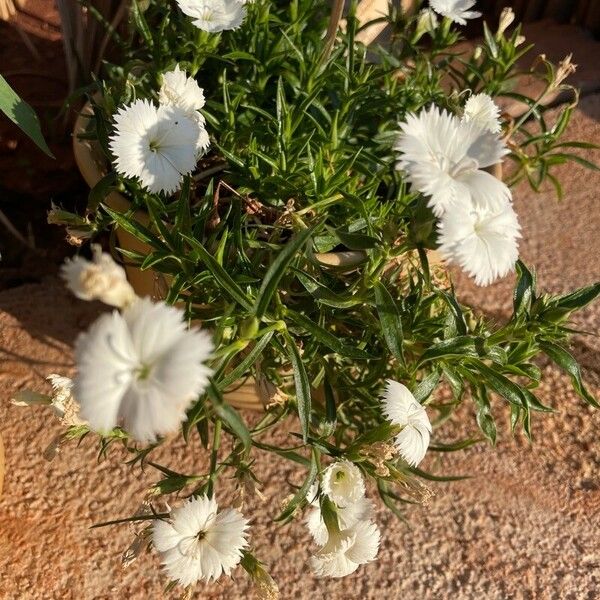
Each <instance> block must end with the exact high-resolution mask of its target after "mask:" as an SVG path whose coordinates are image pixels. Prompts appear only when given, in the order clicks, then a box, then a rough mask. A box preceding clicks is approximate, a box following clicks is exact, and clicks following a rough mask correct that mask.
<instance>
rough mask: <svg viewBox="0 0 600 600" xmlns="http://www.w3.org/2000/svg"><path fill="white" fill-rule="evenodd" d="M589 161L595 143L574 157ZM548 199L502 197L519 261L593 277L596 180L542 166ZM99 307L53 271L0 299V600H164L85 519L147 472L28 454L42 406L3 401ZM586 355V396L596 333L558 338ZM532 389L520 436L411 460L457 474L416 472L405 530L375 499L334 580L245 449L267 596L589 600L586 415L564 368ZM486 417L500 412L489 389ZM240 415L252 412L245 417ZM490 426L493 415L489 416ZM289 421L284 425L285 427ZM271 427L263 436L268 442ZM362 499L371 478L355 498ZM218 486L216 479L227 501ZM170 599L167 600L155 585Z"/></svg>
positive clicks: (596, 112) (112, 512) (593, 483)
mask: <svg viewBox="0 0 600 600" xmlns="http://www.w3.org/2000/svg"><path fill="white" fill-rule="evenodd" d="M570 137H571V138H573V139H586V140H589V141H596V142H597V141H598V140H599V139H600V96H591V97H588V98H585V99H584V100H583V102H582V107H581V110H579V111H578V112H577V114H576V117H575V120H574V123H573V125H572V127H571V129H570ZM591 154H592V155H591V158H592V159H595V160H597V161H598V160H600V153H598V152H596V153H591ZM559 176H560V177H561V179H562V180H563V182H564V183H565V196H566V198H565V200H564V202H563V203H562V204H558V203H557V202H556V200H555V199H554V197H553V196H552V194H551V193H548V192H544V193H542V194H541V195H534V194H532V193H531V192H530V191H529V190H528V188H526V187H524V186H520V187H519V188H518V189H517V190H516V191H515V203H516V209H517V211H518V212H519V215H520V217H521V221H522V224H523V229H524V242H523V245H522V256H523V258H524V259H525V260H526V261H527V262H528V263H529V264H536V265H537V267H538V273H539V278H540V284H541V285H542V286H544V287H545V288H547V289H549V290H552V291H563V290H568V289H570V288H572V287H574V286H576V285H585V284H589V283H591V282H593V281H596V280H599V279H600V261H599V259H600V237H599V236H598V230H599V229H600V211H599V210H598V199H599V194H598V188H599V187H600V176H599V175H598V174H593V173H590V172H589V171H585V170H584V169H582V168H580V167H578V166H574V165H569V166H567V167H562V168H561V169H560V170H559ZM457 285H458V287H459V291H460V294H461V296H462V297H463V299H466V300H469V301H470V302H473V303H474V304H475V305H477V306H479V307H481V309H482V310H487V311H490V312H491V313H492V314H493V315H494V318H498V319H501V318H503V315H504V314H505V311H506V308H507V307H508V306H509V305H510V298H511V296H510V293H511V286H512V281H511V278H508V279H507V280H505V281H502V282H500V283H498V284H497V285H495V286H493V287H491V288H487V289H484V290H477V289H475V288H474V287H473V286H471V285H470V283H469V282H468V281H466V280H465V279H464V278H463V277H461V276H460V275H459V276H457ZM99 310H101V307H99V306H96V305H89V304H85V303H82V302H78V301H76V300H74V299H72V298H71V297H69V295H68V294H66V292H65V291H64V290H63V289H62V286H61V285H60V283H59V282H57V281H56V280H55V279H53V278H48V279H47V280H46V281H44V282H42V283H40V284H30V285H25V286H22V287H19V288H15V289H12V290H8V291H5V292H2V293H1V294H0V384H1V386H0V428H1V431H2V434H3V436H4V439H5V444H6V455H7V465H8V473H7V478H6V483H5V495H4V497H3V498H2V499H0V598H6V599H11V600H12V599H15V600H42V599H43V600H48V599H60V600H70V599H75V598H77V599H78V600H81V599H83V600H92V599H93V600H104V599H113V598H131V599H147V598H161V597H163V591H162V590H163V586H164V583H165V580H164V578H163V577H162V575H161V573H160V570H159V563H158V560H157V557H156V556H155V555H154V554H149V555H146V556H143V557H142V558H140V559H139V560H138V561H137V562H135V563H134V564H133V565H131V566H130V567H129V568H128V569H127V570H123V569H122V568H121V566H120V555H121V553H122V552H123V550H124V549H125V548H126V547H127V546H128V545H129V543H130V542H131V540H132V531H131V529H130V527H129V526H127V525H121V526H116V527H111V528H106V529H94V530H90V529H89V527H90V526H91V525H92V524H93V523H98V522H102V521H105V520H110V519H114V518H118V517H122V516H128V515H130V514H132V512H133V511H135V509H136V507H137V506H139V504H140V502H141V500H142V496H143V494H144V490H145V489H146V487H147V485H148V484H149V483H152V482H153V481H156V480H157V476H156V474H155V473H154V472H153V471H152V469H148V470H147V471H146V472H141V471H140V470H139V468H134V469H133V470H132V469H130V468H129V467H127V466H124V465H123V464H122V462H121V460H122V459H123V458H124V455H123V452H122V451H121V450H120V449H118V448H117V447H115V448H114V449H112V450H111V451H110V452H109V456H108V460H101V461H100V462H97V447H96V444H95V442H94V441H93V440H92V439H91V438H90V439H86V440H84V441H83V443H82V444H81V447H80V448H79V449H77V448H76V447H75V446H74V445H70V446H67V447H65V448H64V449H63V451H62V453H61V454H60V455H59V456H58V457H57V458H56V459H55V460H54V461H53V462H51V463H48V462H46V461H45V460H44V458H43V457H42V452H43V450H44V448H45V447H46V446H47V445H48V443H49V442H50V441H51V440H52V439H53V437H54V436H55V435H56V434H57V433H58V432H59V431H60V428H59V426H58V423H57V422H56V421H55V420H53V417H52V416H51V415H50V414H49V413H48V412H46V411H44V410H43V409H33V410H30V409H24V408H17V407H14V406H12V405H10V404H9V398H10V397H11V395H12V394H13V393H14V392H15V391H17V390H18V389H21V388H23V387H28V388H33V389H38V390H46V389H47V386H46V384H45V382H44V377H45V376H46V374H48V373H51V372H59V373H63V374H69V373H71V368H72V354H71V346H72V342H73V339H74V337H75V336H76V334H77V332H78V331H79V330H80V329H81V328H82V327H84V326H85V325H86V324H87V323H88V322H89V321H90V320H91V319H93V318H94V316H95V315H96V314H97V312H98V311H99ZM579 323H580V325H582V326H584V327H585V328H586V329H587V330H588V331H594V332H595V333H598V331H599V330H600V328H599V324H600V304H596V305H595V306H594V307H592V308H590V309H588V310H586V311H585V314H584V315H583V316H581V317H580V318H579ZM574 351H576V352H577V353H578V355H582V356H586V357H588V363H587V364H588V367H589V369H588V370H587V373H586V375H587V379H588V383H589V384H590V388H591V390H592V392H593V393H595V394H596V396H597V397H598V396H599V395H600V377H599V375H598V373H600V368H597V367H598V342H597V340H595V339H594V338H591V337H586V338H583V339H578V340H577V341H576V344H575V350H574ZM544 370H545V381H544V384H543V386H542V388H541V390H540V392H539V394H540V397H541V399H542V400H543V401H544V402H546V403H549V404H551V405H552V406H554V407H556V408H557V409H558V413H557V414H556V415H554V416H537V417H536V419H535V421H534V426H533V430H534V435H535V438H536V442H535V445H534V446H530V445H529V444H528V443H527V442H526V441H525V440H523V439H522V438H521V437H520V436H519V437H517V438H516V439H511V437H510V435H509V434H508V433H507V431H506V426H505V425H504V426H503V427H502V432H501V436H500V441H499V443H498V447H497V448H496V449H492V448H490V447H488V446H485V445H480V446H477V447H474V448H471V449H469V450H468V451H464V452H461V453H457V454H452V455H439V456H438V455H430V456H429V457H428V458H427V459H426V463H425V466H426V467H427V468H428V469H430V470H433V471H442V472H444V473H445V474H449V473H455V474H456V473H460V474H471V475H472V476H473V478H472V479H470V480H467V481H460V482H455V483H450V484H430V487H431V489H432V490H433V491H434V492H435V496H434V497H433V499H432V500H431V501H430V502H429V504H428V505H427V506H416V507H412V508H410V510H409V511H408V514H409V519H410V523H411V526H410V527H408V526H406V525H405V524H403V523H401V522H399V521H398V520H396V519H395V518H394V517H393V515H391V514H390V513H389V512H387V511H384V510H383V509H381V507H379V508H378V514H377V521H378V522H379V525H380V527H381V529H382V532H383V543H382V548H381V551H380V554H379V560H378V561H377V562H375V563H373V564H370V565H368V566H367V567H363V568H361V569H360V570H359V571H358V572H357V573H356V574H354V575H352V576H350V577H348V578H345V579H342V580H327V581H320V580H317V579H314V578H313V577H312V576H311V575H310V573H309V572H308V569H307V558H308V556H309V554H310V552H311V549H312V548H314V547H313V546H311V544H310V539H309V536H308V534H307V532H306V530H305V527H304V526H303V524H302V522H301V521H297V522H295V523H294V524H292V525H289V526H283V527H281V526H277V525H274V524H272V523H270V521H269V519H270V518H271V517H273V516H274V515H275V514H276V513H277V512H278V510H279V506H280V503H281V502H282V501H283V500H284V498H285V496H286V495H287V493H288V490H287V488H286V485H285V483H286V481H291V482H293V483H299V481H300V478H301V477H302V472H301V471H300V470H298V469H297V468H296V467H295V466H293V465H289V464H285V463H283V461H281V460H278V459H273V458H272V457H271V456H266V455H259V456H258V463H257V471H258V473H259V475H260V477H261V479H262V481H263V482H264V486H263V493H264V494H265V496H266V501H265V502H264V503H260V502H258V501H257V500H254V501H253V502H252V503H251V504H250V505H248V506H247V507H246V509H245V512H246V513H247V514H248V515H251V516H252V518H253V522H254V524H253V527H252V544H253V546H254V547H255V548H256V552H257V554H258V556H259V557H260V558H262V559H263V560H264V561H265V562H266V563H267V564H268V565H269V568H270V570H271V573H272V575H273V577H274V578H275V579H276V580H277V581H278V582H279V585H280V588H281V592H282V593H281V597H282V598H284V599H291V598H293V599H296V600H301V599H302V600H303V599H306V600H312V599H320V598H328V599H331V600H337V599H340V600H342V599H344V600H345V599H356V600H363V599H380V598H382V599H383V598H384V599H404V598H415V599H435V600H437V599H445V598H453V599H457V600H471V599H473V600H475V599H484V600H488V599H490V600H507V599H511V600H512V599H537V598H540V599H548V600H550V599H552V600H553V599H573V600H579V599H585V600H595V599H596V598H598V597H600V544H599V535H598V534H599V531H598V523H599V522H600V480H599V478H598V468H599V467H600V442H599V439H598V431H599V429H600V413H599V412H595V411H593V410H592V409H590V408H588V407H587V406H586V405H584V404H583V402H582V401H580V400H579V399H578V398H577V397H576V396H575V395H574V393H573V392H572V391H571V389H570V384H569V382H568V380H567V379H566V378H565V376H564V375H562V374H560V373H558V372H557V371H555V370H554V369H553V368H551V367H549V366H546V367H544ZM494 411H495V413H496V414H498V415H499V416H502V414H503V412H505V411H504V408H503V404H502V402H501V401H499V400H496V401H495V402H494ZM472 412H473V411H472V408H471V405H470V403H469V402H466V403H465V404H464V405H463V407H462V408H461V410H460V413H459V414H458V415H456V416H455V417H454V418H453V420H452V421H451V422H450V423H448V424H446V425H445V426H444V427H443V428H442V430H441V431H439V432H436V439H439V440H440V441H451V440H454V439H456V438H457V437H459V436H461V435H463V436H464V435H468V434H470V433H471V434H472V433H474V432H475V424H474V416H473V414H472ZM247 417H248V418H252V415H247ZM504 423H506V420H505V419H504ZM292 429H293V426H292ZM286 435H287V433H286V427H285V426H282V427H281V428H280V430H279V431H278V432H276V433H275V434H274V436H276V437H277V439H278V441H279V442H280V443H285V441H286V440H285V437H286ZM157 460H158V461H159V462H162V463H163V464H166V465H174V466H176V467H177V469H178V470H181V471H186V472H190V473H192V472H202V471H203V469H204V468H205V466H206V455H205V453H204V452H203V451H202V449H201V448H200V447H199V445H198V443H197V441H195V440H194V441H193V442H192V450H191V451H190V450H189V449H187V450H186V449H185V448H184V447H183V446H182V444H181V443H171V444H167V445H165V446H164V447H162V448H161V450H160V451H159V452H158V455H157ZM369 493H370V495H371V496H372V497H374V494H373V492H372V490H371V491H370V492H369ZM230 494H231V490H227V489H224V490H223V489H222V490H221V492H220V493H219V498H220V501H221V502H222V503H223V504H227V502H228V499H229V498H230ZM248 596H250V591H249V585H248V583H247V580H246V577H245V576H244V573H243V572H242V571H241V570H240V569H238V570H237V571H236V572H235V580H233V581H231V580H226V579H224V580H222V581H220V582H218V583H217V584H212V585H207V586H199V587H198V592H197V594H196V596H195V597H198V598H207V599H215V600H216V599H220V598H223V599H225V598H228V599H237V598H242V597H248ZM170 597H176V596H175V595H171V596H170Z"/></svg>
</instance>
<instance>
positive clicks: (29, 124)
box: [0, 75, 54, 158]
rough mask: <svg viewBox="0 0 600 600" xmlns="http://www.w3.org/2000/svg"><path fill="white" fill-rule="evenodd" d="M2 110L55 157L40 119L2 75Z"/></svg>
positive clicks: (0, 100)
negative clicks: (45, 137) (44, 134)
mask: <svg viewBox="0 0 600 600" xmlns="http://www.w3.org/2000/svg"><path fill="white" fill-rule="evenodd" d="M0 110H1V111H2V112H3V113H4V114H5V115H6V116H7V117H8V118H9V119H10V120H11V121H12V122H13V123H14V124H15V125H16V126H17V127H19V128H20V129H21V131H23V133H25V134H26V135H27V136H28V137H29V139H30V140H31V141H32V142H33V143H34V144H35V145H36V146H37V147H38V148H39V149H40V150H41V151H42V152H44V153H45V154H47V155H48V156H50V157H51V158H54V154H52V152H50V148H48V145H47V144H46V140H45V139H44V136H43V135H42V128H41V126H40V120H39V119H38V116H37V115H36V114H35V111H34V110H33V108H31V106H29V104H27V102H25V101H24V100H22V99H21V98H19V96H18V95H17V94H16V93H15V92H14V90H13V89H12V88H11V87H10V85H8V82H7V81H6V79H4V77H2V75H0Z"/></svg>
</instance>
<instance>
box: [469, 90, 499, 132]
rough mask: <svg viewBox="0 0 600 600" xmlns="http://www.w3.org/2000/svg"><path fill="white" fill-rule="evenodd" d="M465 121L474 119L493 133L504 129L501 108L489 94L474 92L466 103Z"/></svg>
mask: <svg viewBox="0 0 600 600" xmlns="http://www.w3.org/2000/svg"><path fill="white" fill-rule="evenodd" d="M463 121H466V122H469V121H474V122H476V123H477V124H478V125H480V126H481V127H483V128H484V129H487V130H488V131H490V132H492V133H498V132H500V130H501V129H502V124H501V122H500V108H499V107H498V106H497V105H496V103H495V102H494V101H493V100H492V97H491V96H488V94H473V95H472V96H471V97H470V98H469V99H468V100H467V103H466V104H465V111H464V113H463Z"/></svg>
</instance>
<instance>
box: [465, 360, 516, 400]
mask: <svg viewBox="0 0 600 600" xmlns="http://www.w3.org/2000/svg"><path fill="white" fill-rule="evenodd" d="M469 364H470V365H472V367H473V368H474V369H475V370H476V371H477V372H478V373H479V374H480V375H483V380H482V383H483V384H487V385H488V386H489V387H490V388H491V389H493V390H494V391H495V392H496V393H497V394H500V396H502V397H503V398H505V399H506V400H508V401H509V402H510V403H511V404H516V405H517V406H523V405H524V400H523V394H522V393H521V388H520V387H519V386H518V385H517V384H516V383H514V382H513V381H511V380H510V379H508V377H505V376H504V375H502V373H499V372H498V371H497V370H496V369H494V368H492V367H488V366H487V365H486V364H485V363H483V362H481V361H479V360H471V359H469Z"/></svg>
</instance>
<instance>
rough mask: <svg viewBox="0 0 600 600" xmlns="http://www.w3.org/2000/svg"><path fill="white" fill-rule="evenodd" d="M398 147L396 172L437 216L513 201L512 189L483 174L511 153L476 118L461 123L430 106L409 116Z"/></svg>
mask: <svg viewBox="0 0 600 600" xmlns="http://www.w3.org/2000/svg"><path fill="white" fill-rule="evenodd" d="M394 149H395V150H396V151H397V152H398V153H399V157H398V163H397V168H398V169H400V170H402V171H404V172H405V173H406V177H407V179H408V181H409V182H410V183H411V185H412V186H413V188H415V189H416V190H418V191H419V192H421V193H422V194H424V195H425V196H429V202H428V205H429V206H430V207H431V209H432V210H433V212H434V214H435V215H436V216H438V217H439V216H441V215H443V214H444V213H445V212H446V211H447V210H449V209H450V207H452V206H454V205H456V204H470V203H471V202H472V201H476V202H478V203H479V204H482V205H486V206H490V207H497V206H500V205H502V204H504V203H505V201H506V199H507V198H510V192H509V191H508V188H506V186H505V185H504V184H502V183H501V182H498V181H497V180H496V181H493V182H492V181H491V179H490V177H491V176H490V175H489V174H488V173H485V172H484V171H483V170H482V169H484V168H486V167H489V166H491V165H495V164H497V163H499V162H501V160H502V157H503V156H505V155H506V153H507V152H508V149H507V148H506V145H505V144H504V142H503V141H502V140H501V139H500V138H499V137H498V136H497V135H496V134H494V133H492V132H491V131H488V130H487V129H486V128H485V127H483V126H482V125H480V124H479V123H478V122H476V121H474V120H470V121H466V120H463V121H461V120H460V119H459V118H458V117H456V116H455V115H451V114H449V113H448V112H446V111H445V110H440V109H439V108H437V107H436V106H431V107H430V108H428V109H425V110H422V111H421V112H420V113H419V114H418V115H415V114H410V115H408V116H407V117H406V120H405V121H404V122H403V123H401V124H400V134H399V136H398V139H397V141H396V144H395V146H394Z"/></svg>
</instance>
